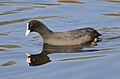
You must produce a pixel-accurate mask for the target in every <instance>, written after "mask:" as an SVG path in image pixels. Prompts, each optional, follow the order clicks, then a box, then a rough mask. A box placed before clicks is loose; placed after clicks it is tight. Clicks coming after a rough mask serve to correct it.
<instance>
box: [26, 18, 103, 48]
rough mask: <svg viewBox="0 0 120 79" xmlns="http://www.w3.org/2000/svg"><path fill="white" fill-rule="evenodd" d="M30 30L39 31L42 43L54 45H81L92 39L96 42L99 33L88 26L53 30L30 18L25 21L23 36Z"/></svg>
mask: <svg viewBox="0 0 120 79" xmlns="http://www.w3.org/2000/svg"><path fill="white" fill-rule="evenodd" d="M30 32H37V33H39V34H40V35H41V36H42V38H43V41H44V44H46V45H55V46H68V45H81V44H85V43H88V42H93V41H94V42H97V38H98V37H99V36H100V35H101V34H100V33H98V32H97V31H96V30H95V29H93V28H90V27H88V28H81V29H74V30H69V31H65V32H53V31H52V30H50V29H49V28H48V27H47V26H46V25H45V24H43V23H42V22H40V21H38V20H31V21H29V22H28V23H27V30H26V34H25V36H27V35H28V34H29V33H30Z"/></svg>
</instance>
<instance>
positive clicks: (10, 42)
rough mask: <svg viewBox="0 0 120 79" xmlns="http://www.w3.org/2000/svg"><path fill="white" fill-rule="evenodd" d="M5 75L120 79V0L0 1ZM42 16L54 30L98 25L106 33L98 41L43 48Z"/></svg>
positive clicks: (0, 65)
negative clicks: (36, 28) (37, 29)
mask: <svg viewBox="0 0 120 79" xmlns="http://www.w3.org/2000/svg"><path fill="white" fill-rule="evenodd" d="M0 18H1V19H0V73H1V74H0V78H1V79H40V78H41V79H55V78H57V79H119V78H120V75H119V74H120V62H119V60H120V0H27V1H25V0H0ZM32 19H37V20H41V21H42V22H44V23H45V24H46V25H47V26H48V27H49V28H50V29H51V30H53V31H66V30H71V29H77V28H84V27H93V28H95V29H96V30H98V31H99V32H100V33H101V34H103V37H102V38H103V40H102V41H101V42H98V43H97V45H95V46H84V47H82V46H79V47H62V48H59V47H47V48H46V47H44V46H43V44H42V43H43V40H42V38H41V37H40V36H39V34H37V33H31V34H30V35H29V36H28V37H25V36H24V35H25V34H24V33H25V30H26V23H27V22H28V21H29V20H32Z"/></svg>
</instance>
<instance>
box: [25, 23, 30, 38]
mask: <svg viewBox="0 0 120 79" xmlns="http://www.w3.org/2000/svg"><path fill="white" fill-rule="evenodd" d="M28 25H29V24H28V23H27V26H26V27H27V30H26V33H25V36H28V34H29V33H30V30H28Z"/></svg>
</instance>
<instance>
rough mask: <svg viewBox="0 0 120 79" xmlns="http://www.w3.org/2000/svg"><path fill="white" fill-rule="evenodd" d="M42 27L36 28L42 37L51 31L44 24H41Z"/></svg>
mask: <svg viewBox="0 0 120 79" xmlns="http://www.w3.org/2000/svg"><path fill="white" fill-rule="evenodd" d="M42 26H43V27H41V28H39V29H38V30H36V31H37V32H38V33H39V34H40V35H41V36H42V37H43V38H44V37H46V36H48V35H50V34H51V33H52V32H53V31H51V30H50V29H49V28H48V27H47V26H46V25H44V24H43V25H42Z"/></svg>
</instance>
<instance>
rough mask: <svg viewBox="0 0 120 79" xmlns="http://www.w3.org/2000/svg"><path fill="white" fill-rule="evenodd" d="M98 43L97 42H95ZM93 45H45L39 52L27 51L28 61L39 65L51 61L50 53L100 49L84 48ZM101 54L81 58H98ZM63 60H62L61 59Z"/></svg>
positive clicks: (32, 64) (30, 63) (31, 64)
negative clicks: (30, 52) (31, 52)
mask: <svg viewBox="0 0 120 79" xmlns="http://www.w3.org/2000/svg"><path fill="white" fill-rule="evenodd" d="M95 45H97V44H95ZM89 46H91V43H87V44H83V45H79V46H50V45H43V50H42V52H40V53H39V54H29V53H26V56H27V63H28V65H29V66H38V65H43V64H46V63H49V62H51V61H52V60H50V57H49V56H48V54H53V53H77V52H79V53H82V52H93V51H99V50H97V49H96V50H93V49H92V50H90V49H89V50H83V49H82V48H85V47H89ZM96 57H101V56H90V57H84V58H79V59H88V58H96ZM63 60H70V59H63ZM60 61H62V60H60Z"/></svg>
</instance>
